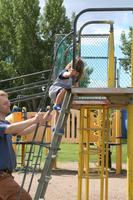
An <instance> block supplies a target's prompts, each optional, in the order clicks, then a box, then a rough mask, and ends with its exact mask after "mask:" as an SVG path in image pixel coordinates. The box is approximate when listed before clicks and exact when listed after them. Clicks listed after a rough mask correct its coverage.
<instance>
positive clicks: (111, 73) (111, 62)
mask: <svg viewBox="0 0 133 200" xmlns="http://www.w3.org/2000/svg"><path fill="white" fill-rule="evenodd" d="M108 87H109V88H112V87H115V59H114V31H113V23H112V24H111V25H110V35H109V59H108Z"/></svg>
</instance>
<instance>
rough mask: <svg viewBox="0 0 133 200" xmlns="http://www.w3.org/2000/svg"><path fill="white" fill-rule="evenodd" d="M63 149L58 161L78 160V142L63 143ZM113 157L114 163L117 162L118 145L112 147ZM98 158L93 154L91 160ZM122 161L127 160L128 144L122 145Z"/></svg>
mask: <svg viewBox="0 0 133 200" xmlns="http://www.w3.org/2000/svg"><path fill="white" fill-rule="evenodd" d="M60 148H61V150H60V151H59V153H58V161H60V162H76V161H78V156H79V152H78V151H79V145H78V144H67V143H64V144H61V146H60ZM111 152H112V155H111V159H112V163H115V162H116V146H112V147H111ZM96 160H97V155H91V156H90V161H91V162H95V161H96ZM122 162H123V163H126V162H127V144H123V145H122Z"/></svg>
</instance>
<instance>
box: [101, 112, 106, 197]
mask: <svg viewBox="0 0 133 200" xmlns="http://www.w3.org/2000/svg"><path fill="white" fill-rule="evenodd" d="M104 158H105V109H103V113H102V130H101V169H100V200H103V199H104V161H105V159H104Z"/></svg>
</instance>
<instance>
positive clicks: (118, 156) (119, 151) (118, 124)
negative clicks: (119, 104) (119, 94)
mask: <svg viewBox="0 0 133 200" xmlns="http://www.w3.org/2000/svg"><path fill="white" fill-rule="evenodd" d="M116 143H117V146H116V174H120V173H121V169H122V145H121V112H120V110H116Z"/></svg>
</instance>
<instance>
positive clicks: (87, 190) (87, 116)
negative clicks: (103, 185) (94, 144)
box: [85, 109, 90, 200]
mask: <svg viewBox="0 0 133 200" xmlns="http://www.w3.org/2000/svg"><path fill="white" fill-rule="evenodd" d="M86 111H87V113H86V122H87V130H86V131H85V133H86V135H85V140H86V141H85V142H86V159H85V169H86V171H85V181H86V195H85V200H88V199H89V148H90V143H89V138H90V109H87V110H86Z"/></svg>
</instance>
